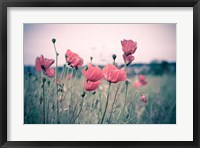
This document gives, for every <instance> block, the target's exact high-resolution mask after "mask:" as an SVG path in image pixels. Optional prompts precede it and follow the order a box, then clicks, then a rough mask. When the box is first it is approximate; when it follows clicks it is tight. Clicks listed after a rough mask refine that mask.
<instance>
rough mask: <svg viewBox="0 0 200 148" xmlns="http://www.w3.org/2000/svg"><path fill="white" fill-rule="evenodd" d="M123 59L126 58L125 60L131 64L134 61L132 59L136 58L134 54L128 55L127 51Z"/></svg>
mask: <svg viewBox="0 0 200 148" xmlns="http://www.w3.org/2000/svg"><path fill="white" fill-rule="evenodd" d="M123 59H124V62H125V63H126V64H127V65H129V64H131V63H132V61H133V60H134V59H135V57H134V56H132V55H131V54H129V55H126V54H125V53H124V54H123Z"/></svg>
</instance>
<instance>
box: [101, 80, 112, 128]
mask: <svg viewBox="0 0 200 148" xmlns="http://www.w3.org/2000/svg"><path fill="white" fill-rule="evenodd" d="M110 85H111V83H110V82H109V87H108V94H107V98H106V107H105V110H104V112H103V117H102V119H101V124H103V120H104V117H105V114H106V110H107V108H108V98H109V95H110Z"/></svg>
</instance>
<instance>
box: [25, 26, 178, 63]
mask: <svg viewBox="0 0 200 148" xmlns="http://www.w3.org/2000/svg"><path fill="white" fill-rule="evenodd" d="M52 38H56V47H57V51H58V53H59V54H60V55H59V57H58V65H63V64H65V56H64V55H65V53H66V51H67V49H71V50H72V51H73V52H76V53H78V54H79V55H80V56H81V57H82V58H83V60H84V64H87V63H88V62H89V61H90V56H93V63H94V64H107V63H112V54H116V55H117V59H116V62H117V63H119V64H122V63H123V58H122V54H123V52H122V47H121V40H123V39H131V40H133V41H137V44H138V48H137V51H136V52H135V54H134V56H135V60H134V62H133V63H140V62H142V63H149V62H151V61H152V60H167V61H169V62H172V61H173V62H175V61H176V24H24V64H25V65H34V64H35V58H36V57H37V56H40V55H41V54H43V55H44V57H46V58H51V59H55V51H54V48H53V44H52V42H51V40H52Z"/></svg>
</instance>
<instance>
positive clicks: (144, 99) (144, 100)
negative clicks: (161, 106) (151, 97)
mask: <svg viewBox="0 0 200 148" xmlns="http://www.w3.org/2000/svg"><path fill="white" fill-rule="evenodd" d="M140 99H141V100H142V101H143V102H144V103H147V97H146V96H145V95H141V96H140Z"/></svg>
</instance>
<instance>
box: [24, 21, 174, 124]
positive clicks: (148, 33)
mask: <svg viewBox="0 0 200 148" xmlns="http://www.w3.org/2000/svg"><path fill="white" fill-rule="evenodd" d="M23 61H24V65H23V66H24V89H23V90H24V124H176V24H171V23H169V24H51V23H49V24H44V23H30V24H28V23H25V24H24V26H23Z"/></svg>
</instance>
